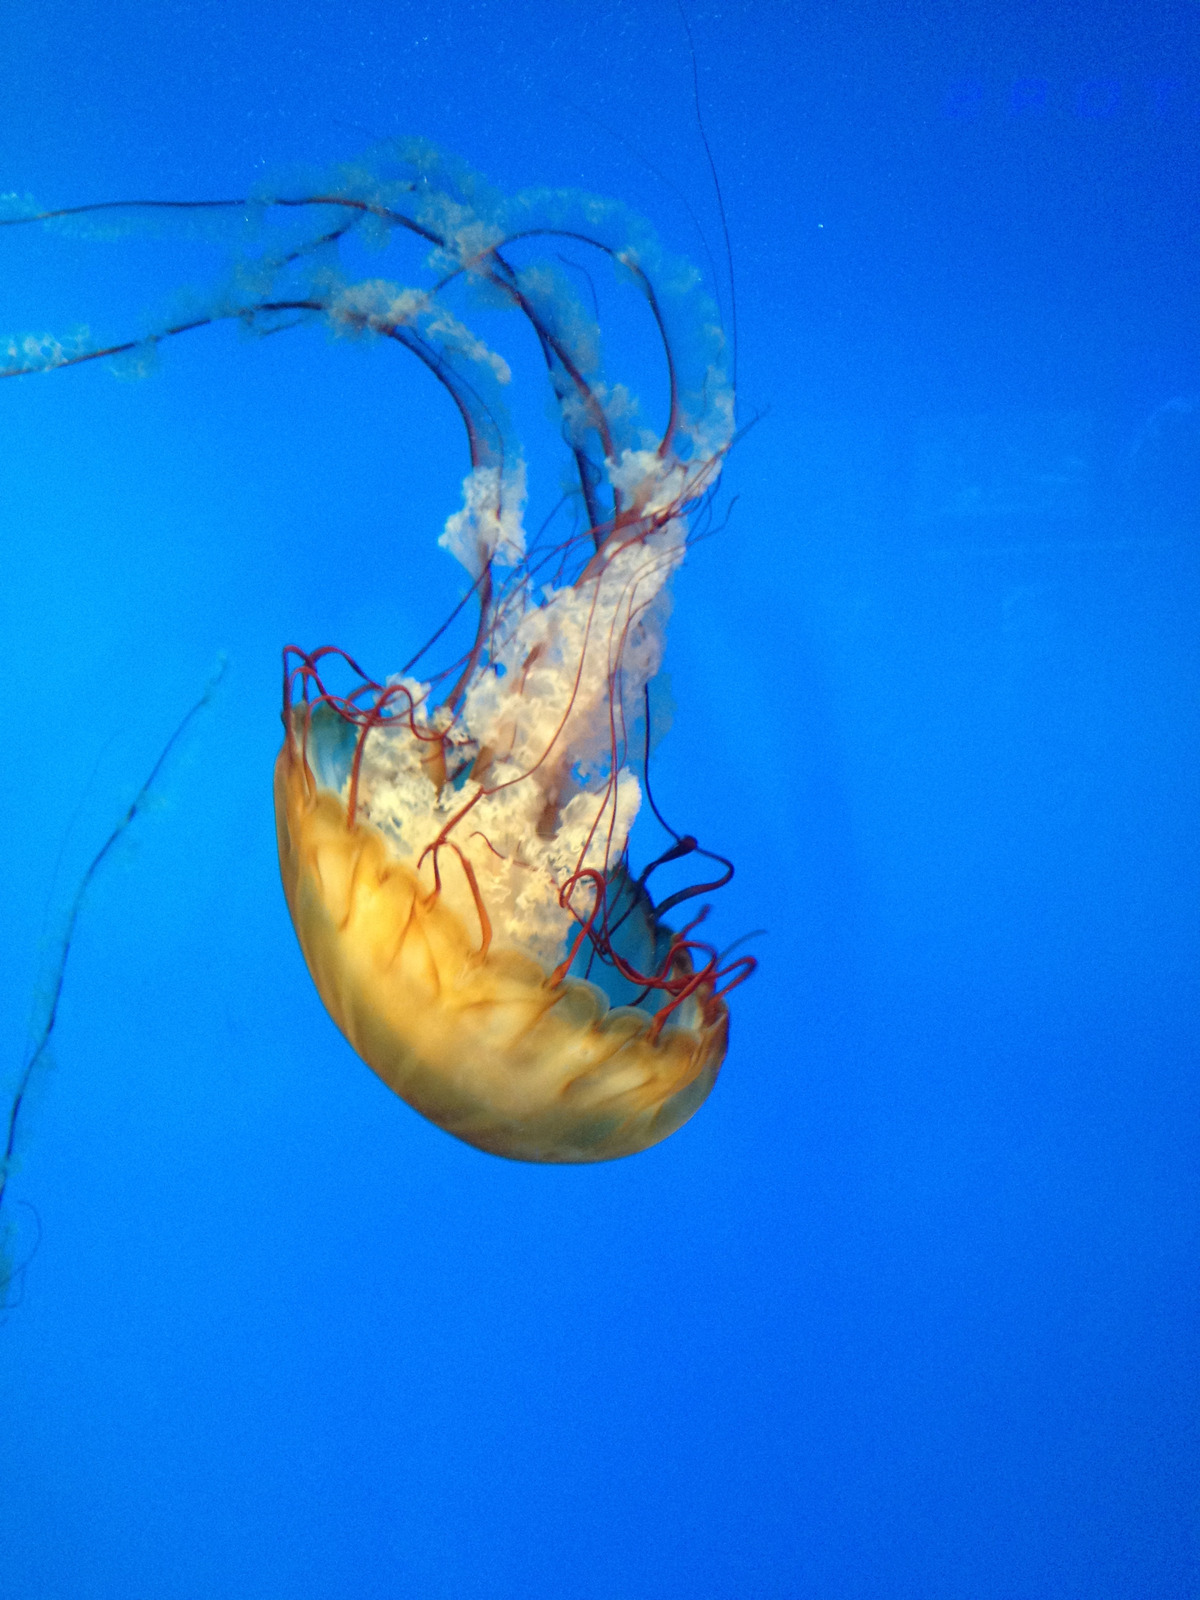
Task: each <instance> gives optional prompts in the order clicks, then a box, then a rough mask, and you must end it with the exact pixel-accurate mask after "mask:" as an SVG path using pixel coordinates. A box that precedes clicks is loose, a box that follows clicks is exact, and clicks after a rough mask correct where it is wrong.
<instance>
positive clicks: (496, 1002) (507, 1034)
mask: <svg viewBox="0 0 1200 1600" xmlns="http://www.w3.org/2000/svg"><path fill="white" fill-rule="evenodd" d="M99 210H103V211H105V212H107V213H114V212H117V213H119V212H121V211H123V210H125V211H128V212H129V213H130V214H131V215H135V216H136V215H141V216H144V215H145V214H146V213H147V212H151V213H153V212H157V213H159V214H160V215H161V214H163V213H172V214H176V213H180V212H184V213H189V214H190V215H191V216H193V217H201V216H204V217H209V216H212V215H222V214H223V215H224V216H225V217H226V218H227V219H229V220H230V221H232V223H233V224H234V226H235V228H236V229H241V230H242V233H241V235H240V236H239V243H238V246H237V250H236V252H235V257H234V261H233V263H232V266H231V269H230V271H229V273H228V275H227V278H226V280H225V281H224V283H223V284H222V285H221V286H220V288H219V290H218V291H217V292H216V293H214V294H213V295H211V296H210V298H209V301H208V303H207V304H206V305H204V306H202V307H200V308H196V307H195V306H193V307H192V308H190V310H189V312H188V313H187V314H186V315H181V316H179V317H177V318H172V319H167V320H165V321H164V322H163V324H162V325H161V326H160V327H159V328H158V329H157V331H155V332H154V333H153V334H151V335H150V336H149V337H148V338H144V339H142V340H130V341H127V342H125V343H121V344H110V345H106V346H103V347H79V348H71V347H68V346H65V345H63V344H61V343H59V342H57V341H54V340H45V339H38V340H31V341H26V342H25V343H20V342H16V341H14V342H13V343H12V344H11V345H10V350H9V366H8V369H7V372H6V374H5V375H17V374H19V373H24V372H30V371H44V370H47V369H50V368H57V367H62V366H72V365H76V364H78V363H80V362H83V361H89V360H94V359H97V358H100V357H107V358H110V359H112V358H122V359H124V360H126V361H129V360H133V361H135V362H137V361H140V360H142V358H143V357H144V356H148V355H150V354H152V353H153V352H154V350H155V349H156V348H157V346H158V345H159V344H161V343H162V342H163V341H164V340H166V339H168V338H171V337H174V336H176V335H178V334H182V333H184V332H190V331H192V330H194V329H196V328H199V327H204V326H207V325H209V324H211V323H214V322H217V321H221V320H226V319H234V320H236V321H238V322H240V323H241V324H242V326H243V327H244V328H246V329H247V330H248V331H250V332H252V333H260V334H262V333H273V332H277V331H280V330H282V329H285V328H288V327H291V326H294V325H296V324H300V323H306V322H313V321H318V322H321V323H323V324H324V325H325V327H326V328H327V329H328V330H329V332H330V333H331V334H332V335H333V336H334V337H337V338H354V339H374V340H384V341H389V342H390V343H392V344H395V345H398V346H400V347H402V348H403V349H404V350H405V351H407V352H408V353H409V354H410V355H412V356H413V357H415V358H416V360H417V361H418V362H419V363H420V364H422V365H423V366H424V367H425V368H426V369H427V371H428V373H429V374H431V375H432V377H433V378H434V379H436V381H437V383H438V384H440V386H441V388H442V390H443V391H444V392H445V394H446V396H447V397H448V399H449V402H450V404H451V409H452V411H453V412H456V413H457V416H458V418H459V420H460V422H461V425H462V427H463V429H464V432H465V439H466V453H467V459H466V462H465V466H466V469H467V470H466V474H465V477H464V480H463V484H462V502H461V505H460V506H459V507H458V508H457V509H455V510H454V511H453V512H452V513H451V514H450V515H449V517H448V518H447V520H446V521H445V524H444V526H443V528H442V531H441V535H440V544H441V545H442V546H443V547H444V549H445V550H446V551H447V552H448V554H449V555H450V556H452V557H453V558H454V559H456V560H457V561H458V563H460V565H461V567H462V569H463V571H464V574H465V577H464V583H463V590H464V592H463V597H462V599H461V601H460V603H459V606H458V607H456V608H455V611H454V612H453V613H452V615H451V616H450V618H448V619H447V622H446V624H445V625H444V626H443V627H442V628H441V629H439V631H438V633H437V634H436V635H435V636H434V639H433V640H431V641H430V642H429V644H428V645H427V646H426V647H425V648H424V649H423V650H422V651H421V652H419V653H418V655H417V656H415V657H413V658H412V659H411V660H409V661H407V662H405V663H404V664H403V665H401V666H400V668H399V670H397V671H394V672H391V673H389V674H384V675H381V676H372V675H371V674H370V673H368V672H366V671H364V670H363V669H362V668H361V667H360V666H359V665H358V663H357V662H356V660H355V659H354V658H353V657H352V656H351V655H349V654H348V653H347V652H346V651H344V650H343V649H341V648H339V647H335V646H332V645H325V646H321V647H320V648H317V649H307V648H303V647H300V646H297V645H288V646H287V648H286V649H285V650H284V652H283V672H282V718H283V743H282V748H281V750H280V752H279V756H278V759H277V761H276V765H275V775H274V798H275V817H276V825H277V836H278V848H279V864H280V872H281V877H282V882H283V888H284V893H285V896H286V899H287V904H288V909H289V911H290V913H291V918H292V922H293V925H294V927H295V931H296V935H297V938H298V940H299V944H300V948H301V950H302V952H303V955H304V959H305V962H306V963H307V966H308V970H309V973H310V974H311V977H312V980H313V982H314V984H315V986H316V989H317V991H318V993H319V995H320V997H321V999H322V1001H323V1002H324V1005H325V1007H326V1009H327V1011H328V1012H329V1014H330V1016H331V1017H332V1019H333V1020H334V1022H335V1023H336V1024H337V1026H338V1027H339V1028H340V1029H341V1031H342V1033H343V1034H344V1035H345V1037H346V1039H347V1040H348V1041H349V1043H350V1044H351V1045H352V1046H353V1048H354V1049H355V1051H356V1052H357V1053H358V1055H359V1056H360V1057H361V1058H362V1059H363V1061H365V1062H366V1063H367V1065H368V1066H370V1067H371V1068H372V1069H373V1070H374V1072H375V1073H376V1074H377V1075H378V1076H379V1077H380V1078H381V1079H382V1080H383V1082H384V1083H386V1084H387V1085H388V1086H389V1087H390V1088H391V1089H392V1090H394V1091H395V1093H396V1094H397V1095H399V1096H400V1097H401V1098H402V1099H403V1100H405V1101H406V1102H407V1103H408V1104H409V1105H410V1106H412V1107H413V1108H415V1109H416V1110H417V1111H418V1112H420V1113H421V1114H422V1115H424V1116H425V1117H427V1118H428V1119H429V1120H430V1121H431V1122H433V1123H435V1124H437V1125H438V1126H439V1127H441V1128H443V1129H445V1130H446V1131H447V1132H449V1133H451V1134H453V1135H455V1136H456V1137H458V1138H459V1139H461V1140H464V1141H465V1142H466V1143H468V1144H470V1145H473V1146H475V1147H477V1148H479V1149H481V1150H484V1151H488V1152H491V1153H493V1154H496V1155H500V1156H505V1157H509V1158H512V1159H516V1160H521V1161H530V1162H553V1163H583V1162H596V1161H603V1160H607V1159H611V1158H615V1157H620V1156H626V1155H630V1154H633V1153H635V1152H637V1151H641V1150H644V1149H646V1148H648V1147H650V1146H652V1145H654V1144H656V1143H658V1142H659V1141H660V1140H662V1139H664V1138H666V1137H667V1136H668V1135H670V1134H671V1133H673V1132H674V1131H675V1130H676V1129H678V1128H679V1127H680V1126H681V1125H682V1124H683V1123H684V1122H686V1121H687V1120H688V1119H689V1118H690V1117H691V1116H692V1115H693V1113H694V1112H695V1111H696V1110H697V1108H698V1107H699V1106H700V1105H701V1103H702V1102H703V1101H704V1100H705V1099H706V1097H707V1096H708V1094H709V1091H710V1090H711V1088H712V1086H713V1084H714V1082H715V1080H716V1077H717V1074H718V1071H719V1069H720V1067H721V1064H722V1061H723V1059H724V1056H725V1052H726V1046H727V1038H728V1025H729V1014H728V1004H727V996H728V994H729V992H730V991H731V990H732V989H733V988H734V987H736V986H737V985H738V984H740V983H741V982H743V981H744V980H745V979H746V978H747V977H748V976H749V975H750V973H751V972H752V971H753V970H754V966H755V963H754V961H753V958H751V957H748V956H745V955H742V956H739V957H737V958H735V959H730V958H729V956H728V954H727V955H726V956H724V957H722V956H721V955H720V954H719V953H718V951H717V949H716V948H715V946H714V945H712V944H710V943H708V942H707V941H706V940H705V939H704V938H703V937H702V928H701V925H702V923H703V922H704V920H705V918H706V917H707V915H708V905H707V903H704V897H705V896H706V895H708V894H709V893H711V892H713V891H715V890H717V889H719V888H721V887H722V886H723V885H724V884H725V883H727V882H728V881H729V879H730V878H731V876H732V873H733V868H732V865H731V864H730V863H729V862H728V861H726V860H725V859H724V858H723V857H721V856H719V855H717V854H716V853H715V852H712V851H708V850H704V849H701V847H700V846H699V844H698V843H697V841H696V839H695V838H694V837H692V836H691V835H690V834H684V833H679V832H677V831H675V830H674V829H672V828H671V827H670V826H669V825H668V824H667V823H666V821H665V819H664V818H663V817H662V815H661V813H660V811H659V809H658V807H657V804H656V803H655V800H654V796H653V793H652V790H651V787H650V770H649V758H650V750H651V744H652V742H653V740H652V731H653V730H652V724H653V722H654V714H653V707H652V696H651V686H652V684H653V682H654V680H655V679H656V677H657V675H658V673H659V671H660V668H661V664H662V657H663V647H664V628H665V623H666V620H667V616H668V611H669V604H670V586H671V579H672V577H673V576H674V574H675V573H676V571H677V570H678V569H679V567H680V565H681V563H682V562H683V560H684V558H685V556H686V554H687V551H688V549H689V546H690V545H691V544H692V543H693V542H694V540H695V538H696V537H697V530H698V529H700V530H704V529H705V528H706V527H707V525H708V522H709V520H710V518H711V508H712V504H713V497H714V493H715V490H716V485H717V481H718V478H719V476H720V473H721V470H722V467H723V465H724V461H725V458H726V456H727V454H728V452H729V450H730V447H731V445H732V443H733V440H734V430H735V421H734V392H733V385H732V383H731V381H730V378H729V375H728V371H727V363H726V359H725V345H724V339H723V335H722V333H721V329H720V324H719V318H718V317H717V314H716V312H715V310H714V308H713V307H712V305H711V303H710V302H709V301H708V300H707V298H706V297H705V296H704V294H703V292H702V291H701V288H700V285H699V279H698V275H697V274H696V273H695V272H694V271H693V270H692V269H691V268H689V267H687V266H686V265H683V264H680V263H678V262H674V261H672V260H670V259H668V258H667V257H666V256H665V255H664V253H663V252H662V251H661V250H660V249H659V247H658V245H657V243H656V242H655V240H654V238H653V236H652V234H651V233H650V231H649V230H648V229H647V228H646V227H645V226H644V225H643V224H641V223H639V222H637V221H636V220H635V219H633V218H632V217H631V216H630V215H629V214H628V213H627V212H626V211H625V210H624V209H623V208H622V207H620V206H618V205H616V204H614V203H611V202H606V201H599V200H595V199H591V198H587V197H583V196H578V195H574V194H569V193H559V192H547V191H539V192H536V193H526V194H518V195H516V196H504V195H501V194H499V193H497V192H496V191H495V190H493V189H492V188H490V187H489V186H488V185H486V184H485V183H484V182H483V181H482V180H481V179H479V178H477V177H476V176H474V175H473V174H472V173H470V172H469V171H467V170H466V169H465V168H463V167H461V166H459V165H457V164H456V163H454V162H452V161H449V160H447V159H446V158H444V157H442V156H440V155H439V154H437V153H436V152H434V151H433V150H431V149H430V148H428V147H426V146H423V145H417V144H404V145H401V144H392V145H388V146H386V147H383V148H381V149H377V150H375V151H373V152H371V153H370V154H369V155H368V156H366V157H364V158H362V159H361V160H360V161H358V162H357V163H354V164H352V165H346V166H342V167H340V168H338V169H336V170H335V171H334V172H332V173H331V174H329V175H327V176H325V177H323V178H321V179H320V180H319V181H310V182H309V183H307V184H304V185H301V186H298V187H296V188H295V189H292V190H279V189H273V190H270V191H263V192H261V193H257V194H254V195H252V196H250V197H249V198H246V199H241V200H230V201H210V202H199V203H196V204H195V205H191V206H189V203H186V202H160V203H157V204H154V203H149V202H143V203H138V204H134V205H131V206H129V207H122V206H105V207H81V208H75V209H73V210H71V211H70V212H61V211H60V212H35V211H32V210H27V211H26V212H25V213H24V214H21V215H16V216H13V217H11V218H10V219H8V220H10V221H12V222H28V221H35V220H38V221H51V220H55V219H57V220H59V221H60V222H61V221H62V220H63V219H79V218H80V217H83V218H94V217H95V214H96V212H97V211H99ZM106 220H109V219H108V218H106ZM404 243H407V244H408V245H409V246H410V247H412V248H414V249H415V254H416V258H417V259H416V263H415V267H414V268H413V269H412V270H410V271H407V272H406V274H405V276H404V278H403V279H400V278H391V277H389V278H385V277H382V276H371V277H363V276H361V275H356V274H355V272H354V271H353V270H352V261H356V260H358V259H359V258H360V257H361V255H362V253H363V247H366V248H369V249H375V250H380V249H390V248H391V247H392V246H393V245H394V244H404ZM596 271H605V272H611V273H613V274H615V276H616V278H617V280H618V282H619V283H620V284H621V285H622V286H623V287H624V289H625V291H626V292H632V294H633V296H634V297H635V299H636V300H637V301H638V302H640V304H641V306H642V308H643V311H642V317H643V322H644V324H645V327H646V329H647V331H648V334H649V336H650V337H651V338H653V339H654V340H655V341H656V342H657V344H658V346H659V348H660V349H661V352H662V370H663V373H664V390H665V394H664V399H663V404H662V419H661V420H660V421H659V422H658V423H657V424H654V423H652V422H651V421H649V420H648V418H647V417H646V416H645V415H644V414H643V412H642V410H641V408H640V407H639V404H638V402H637V401H636V399H635V398H634V396H633V394H632V393H631V392H630V389H629V387H628V385H626V384H623V383H621V382H620V381H615V380H613V379H612V378H610V377H609V375H608V374H607V372H606V369H605V364H604V360H603V356H602V346H601V337H600V329H599V326H598V322H597V315H596V310H595V300H594V282H593V274H594V273H595V272H596ZM503 311H508V312H512V313H515V314H516V316H517V317H518V318H519V319H521V320H522V321H523V323H524V325H525V327H526V328H527V329H528V330H529V332H530V333H531V334H532V338H533V341H534V344H535V347H536V350H537V352H538V362H539V366H541V367H543V368H544V370H545V375H546V380H547V382H548V386H549V393H550V396H551V398H552V404H553V407H554V410H555V413H556V416H557V421H558V427H559V431H560V434H561V438H562V442H563V448H564V452H565V462H566V465H567V468H568V472H569V484H568V487H567V490H566V492H565V493H564V496H563V499H562V501H560V505H559V508H558V509H557V510H556V511H555V512H554V513H552V515H551V516H550V518H548V519H547V521H546V523H544V524H543V526H542V527H541V528H540V529H539V530H538V531H537V532H536V533H535V534H534V535H533V536H532V537H531V536H530V534H529V533H528V531H527V529H526V525H525V508H526V503H527V479H526V473H527V466H526V461H525V458H524V455H523V453H522V450H521V446H520V443H519V440H518V439H517V438H516V436H515V432H514V429H513V426H512V423H511V421H510V418H509V414H508V409H507V406H506V404H505V393H506V390H507V388H508V386H509V385H510V384H511V383H512V381H513V369H512V367H511V366H510V363H509V361H508V360H507V359H506V358H505V356H504V355H503V354H502V353H501V352H500V350H499V349H497V348H495V347H494V344H495V341H494V339H493V337H492V336H491V334H490V332H487V333H486V335H485V332H484V331H481V327H480V323H481V321H482V322H483V323H485V324H486V325H487V328H488V329H489V330H490V327H491V325H492V323H493V322H494V321H495V320H496V314H497V313H499V312H503ZM439 648H441V649H442V650H443V651H444V652H445V655H446V657H447V659H445V660H444V661H439V662H435V661H434V660H433V657H434V653H435V652H436V651H437V650H438V649H439ZM643 805H645V806H646V807H647V808H648V809H649V811H650V812H651V814H652V816H653V817H654V818H655V819H656V820H657V822H658V823H660V824H661V826H662V827H663V828H664V830H665V834H666V838H667V843H666V845H665V848H664V849H663V850H662V851H661V852H660V853H659V854H658V855H657V856H656V857H655V858H654V859H653V860H651V861H650V862H649V864H648V865H646V866H645V867H643V868H642V869H641V870H640V871H635V868H634V865H633V863H632V860H631V855H630V844H629V840H630V832H631V829H632V827H633V824H634V821H635V818H636V817H637V816H638V813H639V811H640V809H641V808H642V807H643ZM692 858H695V859H697V860H699V861H703V862H705V863H708V864H711V866H710V868H709V870H708V871H707V872H706V873H705V874H704V877H705V881H702V882H699V883H694V884H690V885H689V886H687V887H685V888H683V889H679V890H676V891H675V892H674V893H671V894H668V895H666V896H665V897H664V898H662V899H660V900H658V901H657V902H656V900H655V899H654V896H653V889H652V880H653V875H654V874H655V873H656V872H658V871H659V869H660V868H662V867H664V866H666V865H667V864H668V863H672V862H683V861H687V860H690V859H692ZM712 867H715V868H716V872H715V875H713V872H712V870H711V868H712ZM697 905H698V908H697ZM673 913H674V915H673V916H672V914H673ZM669 916H670V917H671V919H672V920H671V921H668V920H667V919H668V917H669Z"/></svg>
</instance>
